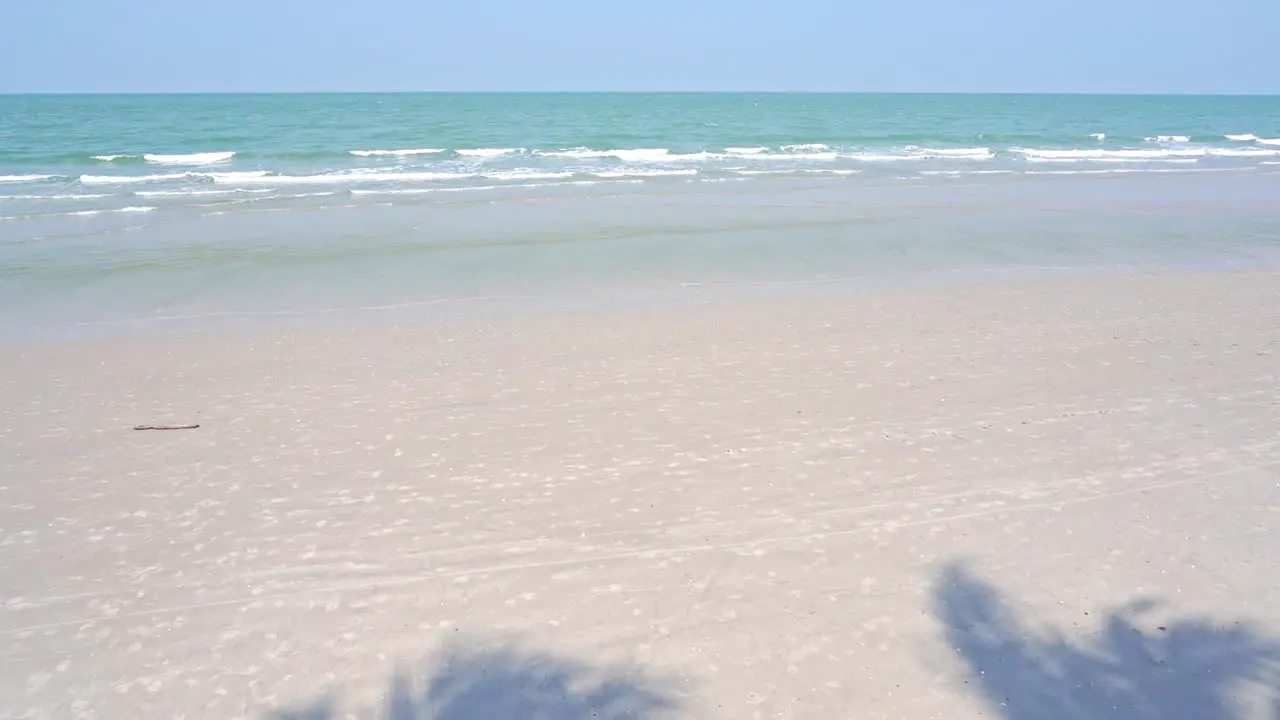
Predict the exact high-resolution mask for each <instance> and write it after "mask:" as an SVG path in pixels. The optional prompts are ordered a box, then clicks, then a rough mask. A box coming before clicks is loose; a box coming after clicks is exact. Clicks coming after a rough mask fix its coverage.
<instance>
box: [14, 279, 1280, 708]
mask: <svg viewBox="0 0 1280 720" xmlns="http://www.w3.org/2000/svg"><path fill="white" fill-rule="evenodd" d="M1278 381H1280V275H1277V274H1275V273H1268V272H1251V273H1227V272H1201V273H1190V272H1188V273H1174V272H1168V273H1163V274H1154V275H1143V276H1123V277H1110V278H1089V279H1086V278H1068V279H1062V278H1058V279H1048V280H1045V279H1041V280H1036V281H1026V282H1018V283H1005V284H990V285H984V286H967V287H947V288H932V289H913V290H894V291H890V290H876V291H869V292H862V293H856V292H844V291H841V292H840V293H838V294H824V295H814V296H812V297H795V298H789V299H778V298H775V299H770V300H736V301H733V302H722V303H713V304H703V305H692V306H681V307H668V308H659V309H643V310H641V309H612V310H607V311H604V310H602V311H597V312H585V311H584V312H569V311H558V312H547V313H530V314H523V315H519V316H511V317H496V316H489V317H486V318H484V319H482V320H480V319H476V318H472V319H470V320H459V321H456V322H451V321H439V322H434V323H419V322H408V321H405V322H400V323H397V322H396V321H395V320H393V319H387V320H386V321H385V322H377V323H365V324H355V323H342V324H338V325H337V326H336V327H307V328H300V327H294V328H291V329H283V330H272V329H269V328H262V327H259V328H243V329H226V328H223V329H219V330H217V331H212V330H209V331H195V330H191V331H187V330H182V331H177V330H175V331H173V332H155V333H145V334H133V335H127V336H125V335H122V336H120V337H114V338H107V339H103V338H98V339H81V340H65V341H58V342H44V343H27V344H22V345H12V346H9V347H6V348H4V349H3V353H0V392H2V393H3V403H0V448H2V449H3V450H2V452H3V467H4V475H3V478H2V479H0V717H5V718H180V717H181V718H255V719H256V718H296V719H301V718H307V719H308V720H319V719H325V720H327V719H329V718H334V719H336V718H340V717H348V716H351V717H361V718H364V717H383V718H391V719H392V720H407V719H408V718H438V719H440V720H461V719H463V718H516V717H525V718H545V719H548V720H580V719H585V718H591V717H606V718H621V717H654V718H657V717H679V718H948V719H956V720H964V719H967V718H982V717H986V718H990V717H996V718H1005V719H1006V720H1031V719H1032V718H1036V719H1040V718H1049V719H1052V718H1100V717H1111V718H1185V719H1186V720H1208V719H1210V718H1266V717H1273V716H1275V715H1276V714H1280V532H1278V531H1277V523H1280V404H1278V402H1280V395H1278V394H1277V387H1278ZM188 422H192V423H199V424H200V425H201V427H200V428H199V429H196V430H190V431H173V432H136V431H133V430H131V427H132V426H133V425H135V424H139V423H188Z"/></svg>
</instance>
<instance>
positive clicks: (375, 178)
mask: <svg viewBox="0 0 1280 720" xmlns="http://www.w3.org/2000/svg"><path fill="white" fill-rule="evenodd" d="M233 176H234V177H233ZM468 177H475V174H474V173H455V172H374V173H356V172H336V173H323V174H320V175H270V174H265V173H264V174H262V175H255V174H248V173H220V174H213V177H212V180H213V181H214V182H215V183H220V184H228V185H234V184H266V183H269V184H273V185H337V184H343V183H373V182H421V181H428V180H457V179H461V178H468Z"/></svg>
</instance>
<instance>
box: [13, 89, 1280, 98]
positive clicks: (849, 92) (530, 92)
mask: <svg viewBox="0 0 1280 720" xmlns="http://www.w3.org/2000/svg"><path fill="white" fill-rule="evenodd" d="M121 95H148V96H150V95H154V96H164V95H1019V96H1054V95H1057V96H1081V95H1083V96H1104V97H1280V92H1253V93H1243V92H1191V91H1172V92H1171V91H1128V92H1122V91H1095V90H1066V91H1044V90H983V91H968V90H415V89H398V90H81V91H57V90H55V91H28V92H8V91H0V97H68V96H121Z"/></svg>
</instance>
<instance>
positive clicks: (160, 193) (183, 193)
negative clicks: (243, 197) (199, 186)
mask: <svg viewBox="0 0 1280 720" xmlns="http://www.w3.org/2000/svg"><path fill="white" fill-rule="evenodd" d="M235 192H236V191H235V190H150V191H148V190H139V191H137V192H135V193H134V195H137V196H138V197H204V196H207V195H232V194H234V193H235Z"/></svg>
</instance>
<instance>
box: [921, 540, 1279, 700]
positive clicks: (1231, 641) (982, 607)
mask: <svg viewBox="0 0 1280 720" xmlns="http://www.w3.org/2000/svg"><path fill="white" fill-rule="evenodd" d="M933 596H934V603H935V607H934V611H935V613H936V614H937V617H938V618H939V620H940V621H941V622H942V623H943V625H944V626H945V628H946V638H947V641H948V642H949V643H950V646H951V647H952V648H954V650H955V652H956V653H957V654H959V656H960V657H961V658H962V659H963V661H964V663H965V665H966V666H967V668H966V669H967V671H968V678H967V682H968V683H969V685H971V686H973V687H976V688H978V689H979V690H980V691H981V692H982V693H983V695H984V696H985V699H986V700H987V701H988V703H989V705H990V707H991V709H992V710H993V711H994V713H995V716H996V717H1000V718H1005V719H1006V720H1066V719H1068V718H1069V719H1071V720H1084V719H1085V718H1089V719H1090V720H1093V719H1098V718H1124V719H1125V720H1129V719H1139V718H1141V719H1144V720H1145V719H1147V718H1150V719H1151V720H1155V719H1156V718H1159V719H1160V720H1229V719H1234V718H1241V719H1243V718H1255V717H1256V718H1280V700H1278V699H1277V698H1278V696H1280V642H1278V641H1276V640H1274V639H1271V638H1267V637H1265V636H1263V635H1261V634H1259V632H1258V631H1257V630H1256V629H1254V628H1252V627H1251V626H1250V625H1248V624H1246V623H1243V622H1232V621H1219V620H1209V619H1206V618H1185V619H1180V620H1178V619H1173V620H1169V621H1166V622H1164V624H1162V625H1156V624H1155V621H1153V620H1152V619H1151V615H1152V613H1153V612H1154V611H1156V610H1157V609H1158V603H1155V602H1153V601H1148V600H1141V601H1136V602H1133V603H1131V604H1129V605H1128V606H1125V607H1122V608H1119V609H1117V610H1114V611H1111V612H1104V613H1102V615H1101V617H1098V618H1085V620H1094V621H1095V622H1098V623H1099V626H1098V631H1097V632H1096V634H1094V635H1093V639H1092V640H1090V641H1087V642H1085V643H1083V644H1082V643H1079V642H1073V641H1071V640H1068V639H1067V638H1065V637H1063V636H1062V635H1061V634H1060V633H1056V632H1053V631H1047V630H1044V629H1041V628H1036V627H1031V626H1029V625H1027V624H1026V623H1024V622H1023V621H1022V620H1021V619H1020V618H1019V617H1017V615H1016V614H1014V613H1013V612H1012V611H1011V610H1010V609H1009V606H1008V602H1007V601H1005V600H1002V599H1001V597H1000V593H999V591H998V590H996V589H995V588H994V587H992V586H991V585H990V584H988V583H986V582H983V581H982V580H981V579H979V578H978V577H976V576H975V575H974V574H973V572H972V571H971V570H969V569H968V568H967V567H966V566H965V565H964V564H952V565H950V566H948V567H947V568H946V569H945V570H944V571H943V572H942V574H941V575H940V577H939V579H938V582H937V585H936V586H935V589H934V594H933Z"/></svg>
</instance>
